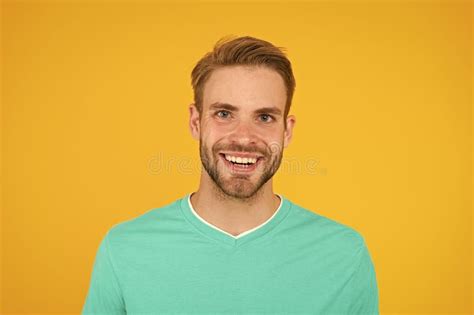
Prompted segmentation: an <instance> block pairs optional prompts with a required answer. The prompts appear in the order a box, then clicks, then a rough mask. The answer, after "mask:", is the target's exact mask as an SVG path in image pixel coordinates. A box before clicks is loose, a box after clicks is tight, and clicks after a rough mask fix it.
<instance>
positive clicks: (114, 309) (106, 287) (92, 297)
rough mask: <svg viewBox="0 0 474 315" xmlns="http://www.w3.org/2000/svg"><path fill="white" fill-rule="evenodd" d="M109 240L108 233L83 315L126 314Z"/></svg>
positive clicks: (100, 249)
mask: <svg viewBox="0 0 474 315" xmlns="http://www.w3.org/2000/svg"><path fill="white" fill-rule="evenodd" d="M108 238H109V233H108V232H107V234H106V235H105V237H104V238H103V239H102V241H101V243H100V245H99V249H98V250H97V254H96V257H95V261H94V266H93V270H92V275H91V278H90V284H89V290H88V293H87V296H86V300H85V303H84V306H83V308H82V313H81V314H126V311H125V303H124V300H123V296H122V290H121V288H120V284H119V281H118V278H117V275H116V273H115V270H114V266H113V261H112V256H111V252H110V247H109V246H110V245H109V241H108Z"/></svg>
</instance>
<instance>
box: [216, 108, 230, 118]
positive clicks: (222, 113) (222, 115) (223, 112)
mask: <svg viewBox="0 0 474 315" xmlns="http://www.w3.org/2000/svg"><path fill="white" fill-rule="evenodd" d="M216 115H217V117H219V118H227V117H229V116H230V112H229V111H226V110H220V111H218V112H216Z"/></svg>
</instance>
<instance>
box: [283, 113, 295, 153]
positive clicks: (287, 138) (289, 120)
mask: <svg viewBox="0 0 474 315" xmlns="http://www.w3.org/2000/svg"><path fill="white" fill-rule="evenodd" d="M295 123H296V117H295V116H294V115H289V116H288V117H286V129H285V134H284V139H283V146H284V147H285V148H286V147H287V146H288V145H289V144H290V142H291V138H292V137H293V127H294V126H295Z"/></svg>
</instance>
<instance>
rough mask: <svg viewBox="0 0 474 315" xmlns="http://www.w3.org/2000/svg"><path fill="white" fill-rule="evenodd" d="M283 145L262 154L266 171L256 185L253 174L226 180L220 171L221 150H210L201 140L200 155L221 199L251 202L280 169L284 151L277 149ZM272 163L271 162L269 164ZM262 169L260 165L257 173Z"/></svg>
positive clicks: (269, 148) (270, 148)
mask: <svg viewBox="0 0 474 315" xmlns="http://www.w3.org/2000/svg"><path fill="white" fill-rule="evenodd" d="M281 147H282V146H281V145H278V146H275V145H273V146H270V147H267V149H266V151H267V152H260V153H262V154H264V160H263V161H261V162H263V163H265V165H264V169H263V171H262V173H261V175H260V176H259V178H258V179H257V181H256V183H255V184H254V183H253V182H252V181H251V177H252V176H253V175H252V174H250V175H246V174H232V175H231V177H230V178H229V179H225V178H224V176H223V174H222V173H221V171H219V169H218V165H217V164H218V161H219V159H220V157H219V154H218V152H219V148H216V146H213V149H212V150H210V149H209V148H208V147H207V146H206V145H205V144H204V143H203V142H202V141H201V140H200V141H199V153H200V156H201V163H202V165H203V167H204V169H205V170H206V172H207V174H209V177H210V178H211V179H212V181H213V182H214V186H215V188H216V190H217V191H216V192H217V193H218V194H220V195H221V197H223V198H226V199H229V198H230V199H239V200H251V199H253V198H256V197H257V196H258V195H259V193H260V192H261V191H262V189H261V188H262V187H263V185H265V183H266V182H267V181H268V180H270V178H272V177H273V175H274V174H275V173H276V171H277V170H278V168H279V167H280V164H281V161H282V158H283V150H282V149H277V148H281ZM235 151H246V150H245V148H242V147H240V150H235ZM246 152H255V151H251V150H249V151H246ZM268 161H270V162H268ZM261 168H262V165H259V166H258V167H257V169H256V170H255V172H257V171H258V170H259V169H261Z"/></svg>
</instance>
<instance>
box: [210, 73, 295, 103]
mask: <svg viewBox="0 0 474 315" xmlns="http://www.w3.org/2000/svg"><path fill="white" fill-rule="evenodd" d="M215 102H222V103H228V104H232V105H234V106H237V107H240V108H249V109H254V108H258V107H267V106H276V107H278V108H280V109H281V110H282V111H283V109H284V107H285V104H286V87H285V83H284V81H283V78H282V77H281V75H280V74H279V73H278V72H276V71H275V70H273V69H270V68H268V67H263V66H259V67H257V66H224V67H221V68H218V69H216V70H214V71H213V72H212V73H211V75H210V77H209V79H208V80H207V82H206V84H205V85H204V92H203V109H204V110H205V109H206V108H208V107H209V104H212V103H215Z"/></svg>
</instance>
